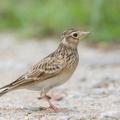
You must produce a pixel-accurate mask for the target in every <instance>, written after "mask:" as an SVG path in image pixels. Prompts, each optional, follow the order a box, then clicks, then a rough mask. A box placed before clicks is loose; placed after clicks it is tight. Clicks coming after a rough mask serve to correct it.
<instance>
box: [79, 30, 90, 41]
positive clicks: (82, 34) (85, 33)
mask: <svg viewBox="0 0 120 120" xmlns="http://www.w3.org/2000/svg"><path fill="white" fill-rule="evenodd" d="M87 34H90V32H84V31H79V39H81V38H83V37H84V36H86V35H87Z"/></svg>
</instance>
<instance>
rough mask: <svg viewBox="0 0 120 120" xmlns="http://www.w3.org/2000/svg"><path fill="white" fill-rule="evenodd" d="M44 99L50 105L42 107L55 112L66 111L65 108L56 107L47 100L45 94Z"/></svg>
mask: <svg viewBox="0 0 120 120" xmlns="http://www.w3.org/2000/svg"><path fill="white" fill-rule="evenodd" d="M44 99H45V100H46V101H47V102H48V103H49V105H50V107H44V108H43V109H53V110H54V111H56V112H67V111H65V110H61V109H58V108H57V107H55V106H54V105H53V104H52V103H51V102H50V100H49V97H48V96H47V95H45V96H44Z"/></svg>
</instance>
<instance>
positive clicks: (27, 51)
mask: <svg viewBox="0 0 120 120" xmlns="http://www.w3.org/2000/svg"><path fill="white" fill-rule="evenodd" d="M58 44H59V41H54V40H51V39H50V40H45V41H44V40H43V41H37V40H26V41H20V40H16V39H15V38H14V37H12V36H10V35H0V87H2V86H3V85H6V84H8V83H10V82H12V81H13V80H15V79H17V78H18V77H19V76H20V75H22V74H23V73H24V72H25V71H26V70H28V69H29V68H30V67H31V66H32V65H34V64H35V63H36V62H38V61H39V60H40V59H42V58H43V57H45V56H46V55H48V54H50V53H51V52H53V51H54V50H55V49H56V48H57V46H58ZM79 54H80V62H79V65H78V67H77V70H76V71H75V73H74V75H73V76H72V77H71V79H70V80H69V81H68V82H67V83H65V84H64V85H62V86H60V87H58V88H55V89H53V90H52V93H53V94H54V95H57V97H58V99H55V98H54V97H53V98H52V99H51V101H52V102H53V103H54V104H55V105H56V106H57V107H58V108H61V109H67V110H69V112H67V113H54V112H52V113H49V111H48V110H40V108H41V107H40V106H48V104H47V103H46V101H44V100H43V99H38V97H39V92H33V91H28V90H17V91H13V92H10V93H8V94H6V95H4V96H2V97H1V98H0V120H120V49H119V48H118V49H109V50H100V49H96V48H88V47H85V45H80V46H79ZM49 94H50V95H51V92H49ZM59 99H60V100H59Z"/></svg>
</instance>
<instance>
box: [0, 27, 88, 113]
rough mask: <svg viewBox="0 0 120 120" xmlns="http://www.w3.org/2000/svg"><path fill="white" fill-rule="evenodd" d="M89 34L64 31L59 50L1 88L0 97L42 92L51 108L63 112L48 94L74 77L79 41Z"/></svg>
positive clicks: (73, 30) (71, 30)
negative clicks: (16, 93) (26, 91)
mask: <svg viewBox="0 0 120 120" xmlns="http://www.w3.org/2000/svg"><path fill="white" fill-rule="evenodd" d="M89 33H90V32H83V31H79V30H76V29H69V30H66V31H64V32H63V34H62V35H61V42H60V45H59V46H58V48H57V49H56V50H55V51H54V52H53V53H51V54H50V55H48V56H47V57H45V58H44V59H42V60H41V61H40V62H38V63H37V64H36V65H35V66H33V67H32V68H31V69H30V70H28V71H27V72H26V73H25V74H23V75H22V76H21V77H19V78H18V79H17V80H15V81H14V82H12V83H10V84H8V85H6V86H4V87H1V88H0V89H1V90H2V91H1V92H0V96H2V95H4V94H5V93H7V92H10V91H13V90H17V89H28V90H34V91H40V96H41V97H42V98H44V99H45V100H46V101H47V102H48V103H49V105H50V107H49V108H52V109H53V110H55V111H56V112H61V110H60V109H58V108H57V107H55V106H54V105H53V104H52V103H51V102H50V100H49V98H48V96H47V95H46V94H47V93H48V91H49V90H51V89H52V88H54V87H57V86H59V85H61V84H63V83H65V82H66V81H67V80H68V79H69V78H70V77H71V76H72V74H73V73H74V71H75V69H76V67H77V65H78V62H79V55H78V51H77V46H78V43H79V40H80V39H81V38H83V37H84V36H85V35H87V34H89Z"/></svg>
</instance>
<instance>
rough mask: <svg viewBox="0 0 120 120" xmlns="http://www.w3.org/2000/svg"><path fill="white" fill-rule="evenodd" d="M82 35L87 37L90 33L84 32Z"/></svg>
mask: <svg viewBox="0 0 120 120" xmlns="http://www.w3.org/2000/svg"><path fill="white" fill-rule="evenodd" d="M82 34H83V35H84V36H85V35H87V34H90V32H82Z"/></svg>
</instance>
